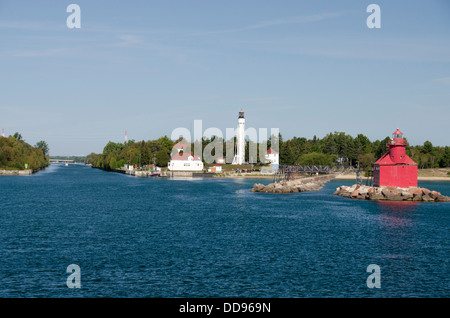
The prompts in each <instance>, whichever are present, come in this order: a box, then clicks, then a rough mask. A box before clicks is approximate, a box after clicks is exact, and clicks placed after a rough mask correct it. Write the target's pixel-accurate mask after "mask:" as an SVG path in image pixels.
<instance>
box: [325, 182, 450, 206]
mask: <svg viewBox="0 0 450 318" xmlns="http://www.w3.org/2000/svg"><path fill="white" fill-rule="evenodd" d="M334 194H336V195H339V196H341V197H345V198H350V199H356V200H373V201H378V200H383V201H424V202H450V197H448V196H445V195H442V194H441V193H439V192H437V191H432V190H428V189H426V188H420V187H417V188H399V187H390V186H386V187H372V186H365V185H358V184H354V185H352V186H351V187H348V186H340V187H339V188H337V189H336V191H335V192H334Z"/></svg>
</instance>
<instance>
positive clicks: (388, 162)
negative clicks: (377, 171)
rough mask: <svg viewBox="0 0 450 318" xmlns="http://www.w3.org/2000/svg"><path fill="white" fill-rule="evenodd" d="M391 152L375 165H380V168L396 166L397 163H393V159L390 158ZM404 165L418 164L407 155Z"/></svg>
mask: <svg viewBox="0 0 450 318" xmlns="http://www.w3.org/2000/svg"><path fill="white" fill-rule="evenodd" d="M389 154H390V152H389V151H388V152H386V153H385V154H384V155H382V156H381V158H380V159H378V160H377V161H375V163H374V164H375V165H380V166H388V165H396V164H397V162H394V161H392V159H391V157H390V156H389ZM402 164H405V165H415V164H416V163H415V162H414V161H413V160H412V159H411V158H410V157H408V155H405V160H404V161H402Z"/></svg>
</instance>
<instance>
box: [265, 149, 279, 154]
mask: <svg viewBox="0 0 450 318" xmlns="http://www.w3.org/2000/svg"><path fill="white" fill-rule="evenodd" d="M266 153H273V154H277V153H278V152H277V151H275V150H273V149H272V148H270V149H269V150H267V151H266Z"/></svg>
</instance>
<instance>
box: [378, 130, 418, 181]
mask: <svg viewBox="0 0 450 318" xmlns="http://www.w3.org/2000/svg"><path fill="white" fill-rule="evenodd" d="M407 145H408V141H407V140H406V138H403V133H402V132H401V131H400V130H399V129H398V128H397V131H395V132H394V133H393V135H392V139H391V140H390V141H389V143H388V144H387V145H386V147H388V148H389V151H388V152H386V153H385V154H384V155H383V156H381V158H380V159H378V160H377V161H376V162H375V163H374V164H373V168H374V170H373V185H374V186H375V187H381V186H393V187H401V188H408V187H417V164H416V163H415V162H414V161H413V160H412V159H411V158H410V157H409V156H408V155H407V154H406V146H407Z"/></svg>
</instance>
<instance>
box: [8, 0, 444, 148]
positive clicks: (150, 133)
mask: <svg viewBox="0 0 450 318" xmlns="http://www.w3.org/2000/svg"><path fill="white" fill-rule="evenodd" d="M71 3H76V4H78V5H79V6H80V8H81V28H80V29H69V28H67V26H66V19H67V17H68V16H69V15H70V13H67V12H66V8H67V6H68V5H69V4H71ZM371 3H376V4H378V5H379V6H380V8H381V28H380V29H369V28H368V27H367V25H366V19H367V17H368V16H369V15H370V13H367V12H366V8H367V6H368V5H369V4H371ZM241 108H242V109H243V110H244V111H245V116H246V124H247V127H254V128H272V127H273V128H279V129H280V132H281V134H282V135H283V137H284V138H285V139H287V138H292V137H293V136H297V137H307V138H312V137H313V136H314V135H316V136H317V137H319V138H322V137H323V136H324V135H325V134H326V133H329V132H334V131H344V132H346V133H348V134H351V135H353V136H356V135H357V134H358V133H363V134H365V135H366V136H368V137H369V138H370V139H371V140H376V139H383V138H385V137H386V136H388V135H390V134H391V133H392V132H394V131H395V129H396V128H397V127H399V128H400V129H401V130H402V131H403V132H404V133H405V136H406V137H407V138H408V139H409V141H410V143H411V144H413V145H417V144H423V142H424V141H426V140H430V141H431V142H432V143H433V144H434V145H441V146H444V145H449V142H448V141H449V140H448V138H449V136H450V125H449V123H450V1H448V0H430V1H414V0H413V1H411V0H408V1H400V0H398V1H392V0H389V1H379V0H373V1H372V0H370V1H351V0H345V1H344V0H332V1H312V0H311V1H298V0H296V1H293V0H292V1H290V0H283V1H275V0H273V1H265V0H251V1H250V0H238V1H236V0H226V1H225V0H222V1H220V0H216V1H206V0H205V1H197V0H183V1H181V0H179V1H168V0H164V1H163V0H159V1H113V0H109V1H100V0H95V1H94V0H89V1H84V0H83V1H82V0H70V1H62V0H60V1H20V0H14V1H12V0H11V1H5V0H3V1H2V0H0V128H5V130H6V134H7V135H12V134H14V132H16V131H18V132H20V133H21V134H22V136H23V137H24V139H25V140H26V141H27V142H29V143H31V144H34V143H35V142H37V141H39V140H46V141H47V142H48V144H49V146H50V153H51V155H86V154H89V153H90V152H101V151H102V149H103V147H104V146H105V144H106V143H107V142H108V141H109V140H112V141H123V140H124V132H125V130H127V131H128V138H129V139H135V140H148V139H157V138H159V137H161V136H164V135H168V136H170V135H171V132H172V130H173V129H175V128H177V127H186V128H188V129H193V121H194V120H196V119H200V120H203V128H204V129H206V128H208V127H217V128H219V129H221V130H223V132H224V134H225V129H226V128H227V127H235V126H236V125H237V116H238V112H239V110H240V109H241Z"/></svg>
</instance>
